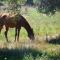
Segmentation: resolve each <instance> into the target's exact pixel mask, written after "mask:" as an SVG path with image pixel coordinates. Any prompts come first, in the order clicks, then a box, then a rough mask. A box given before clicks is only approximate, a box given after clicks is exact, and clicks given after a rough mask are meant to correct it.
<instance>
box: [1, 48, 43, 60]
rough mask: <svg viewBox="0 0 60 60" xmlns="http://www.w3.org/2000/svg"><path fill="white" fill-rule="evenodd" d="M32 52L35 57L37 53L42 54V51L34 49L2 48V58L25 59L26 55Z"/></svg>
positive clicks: (9, 59)
mask: <svg viewBox="0 0 60 60" xmlns="http://www.w3.org/2000/svg"><path fill="white" fill-rule="evenodd" d="M29 54H31V55H32V57H33V59H35V57H37V55H39V56H41V55H42V52H39V51H37V50H34V49H30V48H29V49H26V48H24V49H11V50H9V49H0V60H23V58H24V56H25V55H29Z"/></svg>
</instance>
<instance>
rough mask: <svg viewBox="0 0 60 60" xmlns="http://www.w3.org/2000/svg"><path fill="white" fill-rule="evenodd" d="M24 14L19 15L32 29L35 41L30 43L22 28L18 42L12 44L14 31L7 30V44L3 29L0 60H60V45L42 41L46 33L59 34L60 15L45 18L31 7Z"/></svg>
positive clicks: (0, 41)
mask: <svg viewBox="0 0 60 60" xmlns="http://www.w3.org/2000/svg"><path fill="white" fill-rule="evenodd" d="M23 9H24V8H23ZM24 13H25V11H24ZM24 13H21V14H22V15H23V16H24V17H25V18H26V19H27V21H28V22H29V24H30V25H31V27H32V28H33V30H34V33H35V38H36V39H35V41H34V42H30V40H29V39H28V37H27V32H26V30H25V29H24V28H22V29H21V31H20V42H13V41H14V34H15V31H14V29H9V32H8V38H9V41H10V42H9V43H7V42H6V40H5V36H4V31H5V30H4V29H3V30H2V33H1V34H0V60H60V44H49V43H47V42H46V41H45V40H44V39H45V38H44V36H46V33H47V34H48V35H49V36H54V35H55V34H60V13H59V12H56V14H55V15H53V16H46V15H43V14H41V13H39V12H38V11H37V10H36V8H32V7H30V8H28V10H27V13H25V14H24ZM3 37H4V38H3ZM41 37H42V38H41Z"/></svg>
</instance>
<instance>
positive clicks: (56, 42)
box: [48, 37, 60, 44]
mask: <svg viewBox="0 0 60 60" xmlns="http://www.w3.org/2000/svg"><path fill="white" fill-rule="evenodd" d="M48 43H51V44H60V37H56V38H52V39H50V40H48Z"/></svg>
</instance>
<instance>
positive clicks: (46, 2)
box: [38, 0, 60, 14]
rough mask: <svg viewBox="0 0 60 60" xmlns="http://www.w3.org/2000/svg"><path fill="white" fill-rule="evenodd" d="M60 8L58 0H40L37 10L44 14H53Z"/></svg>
mask: <svg viewBox="0 0 60 60" xmlns="http://www.w3.org/2000/svg"><path fill="white" fill-rule="evenodd" d="M59 9H60V0H40V4H39V6H38V10H39V11H40V12H42V13H46V14H50V13H51V14H54V13H55V11H56V10H59Z"/></svg>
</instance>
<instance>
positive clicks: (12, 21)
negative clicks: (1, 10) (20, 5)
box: [0, 14, 34, 41]
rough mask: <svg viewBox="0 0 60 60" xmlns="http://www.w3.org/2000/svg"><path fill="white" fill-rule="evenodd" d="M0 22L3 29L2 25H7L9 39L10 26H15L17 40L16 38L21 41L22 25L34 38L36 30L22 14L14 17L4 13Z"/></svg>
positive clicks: (30, 36) (31, 37)
mask: <svg viewBox="0 0 60 60" xmlns="http://www.w3.org/2000/svg"><path fill="white" fill-rule="evenodd" d="M0 20H1V21H0V22H1V23H0V24H1V29H2V26H3V25H5V27H6V31H5V37H6V40H7V41H8V37H7V33H8V30H9V28H14V27H15V41H16V39H17V40H18V41H19V32H20V29H21V27H24V28H25V29H26V31H27V33H28V37H29V38H30V39H32V40H34V32H33V29H32V28H31V26H30V25H29V23H28V22H27V21H26V19H25V18H24V17H23V16H22V15H20V14H19V15H15V16H13V17H10V16H7V15H4V16H2V17H1V18H0Z"/></svg>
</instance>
